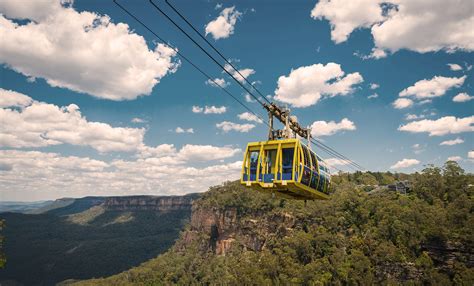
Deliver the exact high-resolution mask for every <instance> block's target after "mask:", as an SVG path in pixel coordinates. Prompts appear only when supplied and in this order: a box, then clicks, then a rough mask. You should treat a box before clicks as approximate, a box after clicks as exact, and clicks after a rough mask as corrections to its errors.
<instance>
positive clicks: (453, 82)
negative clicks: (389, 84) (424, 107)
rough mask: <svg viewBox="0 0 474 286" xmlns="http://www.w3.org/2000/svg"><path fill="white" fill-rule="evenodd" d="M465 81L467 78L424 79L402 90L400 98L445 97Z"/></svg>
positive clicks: (438, 77) (440, 77) (439, 77)
mask: <svg viewBox="0 0 474 286" xmlns="http://www.w3.org/2000/svg"><path fill="white" fill-rule="evenodd" d="M465 79H466V76H463V77H459V78H456V77H443V76H435V77H433V78H432V79H430V80H427V79H423V80H420V81H418V82H416V83H415V84H414V85H412V86H410V87H407V88H406V89H404V90H402V91H401V92H400V93H399V96H402V97H403V96H414V97H415V98H417V99H427V98H433V97H439V96H443V95H444V94H445V93H446V91H448V90H449V89H451V88H455V87H460V86H461V85H463V83H464V80H465Z"/></svg>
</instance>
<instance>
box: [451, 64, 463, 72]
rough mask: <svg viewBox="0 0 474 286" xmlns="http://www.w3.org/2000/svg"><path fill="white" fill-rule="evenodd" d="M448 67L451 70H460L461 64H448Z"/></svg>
mask: <svg viewBox="0 0 474 286" xmlns="http://www.w3.org/2000/svg"><path fill="white" fill-rule="evenodd" d="M448 66H449V69H450V70H452V71H462V66H460V65H458V64H448Z"/></svg>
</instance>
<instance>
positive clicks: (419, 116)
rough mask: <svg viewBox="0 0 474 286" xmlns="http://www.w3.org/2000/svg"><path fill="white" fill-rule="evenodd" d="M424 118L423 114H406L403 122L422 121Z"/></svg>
mask: <svg viewBox="0 0 474 286" xmlns="http://www.w3.org/2000/svg"><path fill="white" fill-rule="evenodd" d="M424 117H425V115H423V114H422V115H416V114H410V113H408V114H406V115H405V120H415V119H422V118H424Z"/></svg>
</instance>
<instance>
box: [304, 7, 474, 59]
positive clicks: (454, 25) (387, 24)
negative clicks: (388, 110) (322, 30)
mask: <svg viewBox="0 0 474 286" xmlns="http://www.w3.org/2000/svg"><path fill="white" fill-rule="evenodd" d="M470 7H472V2H471V1H470V0H460V1H458V2H457V3H456V5H453V4H452V3H451V2H447V1H444V0H434V1H429V2H426V1H413V0H389V1H386V0H375V1H374V0H355V1H344V0H331V1H330V0H321V1H319V2H318V3H317V4H316V6H315V7H314V9H313V10H312V11H311V17H313V18H314V19H326V20H328V21H329V23H330V25H331V38H332V40H333V41H334V42H335V43H341V42H344V41H346V40H347V39H348V37H349V35H350V34H351V33H352V32H353V31H354V30H356V29H359V28H368V29H371V33H372V36H373V39H374V43H375V48H374V49H373V50H372V57H373V58H381V57H384V56H386V53H385V51H389V52H392V53H394V52H396V51H398V50H401V49H408V50H412V51H416V52H420V53H426V52H434V51H439V50H446V51H448V52H452V51H456V50H465V51H473V50H474V33H473V32H472V27H473V26H474V16H473V14H472V9H470Z"/></svg>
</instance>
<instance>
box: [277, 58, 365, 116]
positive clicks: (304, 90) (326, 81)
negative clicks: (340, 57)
mask: <svg viewBox="0 0 474 286" xmlns="http://www.w3.org/2000/svg"><path fill="white" fill-rule="evenodd" d="M344 75H345V73H344V71H342V69H341V66H340V65H339V64H336V63H328V64H326V65H323V64H314V65H311V66H303V67H299V68H297V69H294V70H291V72H290V74H289V75H288V76H280V77H279V78H278V86H277V89H276V90H275V99H276V100H279V101H281V102H284V103H288V104H290V105H292V106H295V107H307V106H311V105H314V104H316V103H317V102H318V101H319V100H320V99H321V97H322V96H324V95H326V96H330V97H334V96H337V95H347V94H349V93H351V92H352V91H353V89H354V85H356V84H359V83H361V82H363V78H362V76H361V75H360V74H359V73H358V72H355V73H351V74H348V75H346V76H344Z"/></svg>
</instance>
